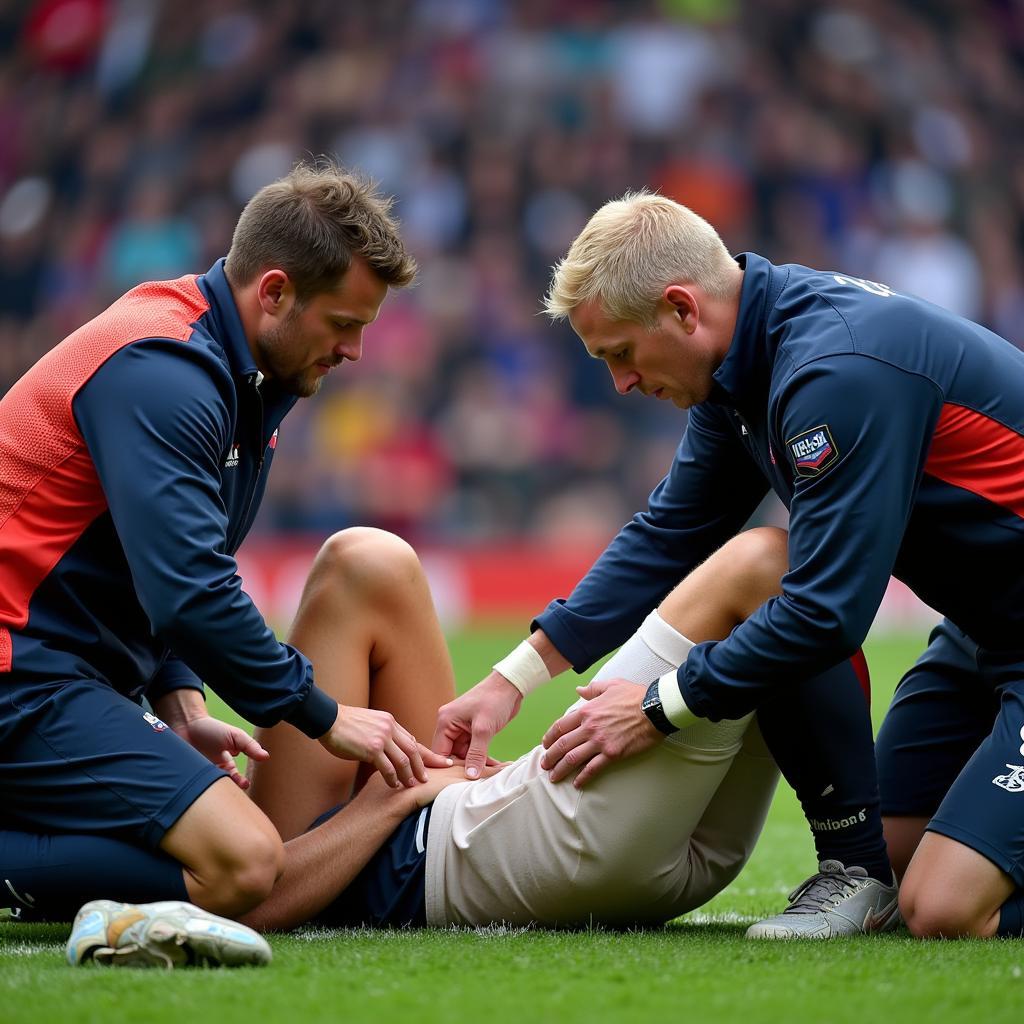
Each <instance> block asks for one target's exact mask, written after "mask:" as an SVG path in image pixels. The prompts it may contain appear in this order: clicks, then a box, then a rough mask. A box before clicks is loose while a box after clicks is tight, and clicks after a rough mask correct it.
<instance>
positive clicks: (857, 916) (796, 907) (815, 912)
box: [747, 860, 900, 939]
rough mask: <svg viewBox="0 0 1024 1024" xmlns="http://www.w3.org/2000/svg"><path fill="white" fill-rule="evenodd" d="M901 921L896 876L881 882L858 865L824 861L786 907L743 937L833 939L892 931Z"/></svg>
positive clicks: (796, 891)
mask: <svg viewBox="0 0 1024 1024" xmlns="http://www.w3.org/2000/svg"><path fill="white" fill-rule="evenodd" d="M899 923H900V911H899V902H898V890H897V887H896V880H895V879H893V884H892V885H884V884H883V883H882V882H879V881H877V880H876V879H874V878H869V877H868V873H867V872H866V871H865V870H864V869H863V868H858V867H852V868H848V867H844V866H843V864H842V863H841V862H840V861H838V860H823V861H822V862H821V863H820V864H819V865H818V873H817V874H816V875H812V876H811V877H810V878H808V879H807V881H806V882H803V883H802V884H801V885H798V886H797V887H796V888H795V889H794V890H793V891H792V892H791V893H790V894H789V906H788V907H786V909H785V910H784V911H783V912H782V913H781V914H777V915H776V916H775V917H769V918H768V919H767V920H766V921H758V922H757V924H752V925H751V926H750V927H749V928H748V929H747V938H748V939H833V938H835V937H836V936H837V935H868V934H869V933H871V932H887V931H891V930H892V929H893V928H895V927H896V926H897V925H898V924H899Z"/></svg>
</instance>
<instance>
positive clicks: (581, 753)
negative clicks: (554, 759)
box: [548, 740, 601, 782]
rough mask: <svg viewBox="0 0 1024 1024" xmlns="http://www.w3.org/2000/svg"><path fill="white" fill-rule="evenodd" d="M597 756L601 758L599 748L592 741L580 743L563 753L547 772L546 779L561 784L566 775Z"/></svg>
mask: <svg viewBox="0 0 1024 1024" xmlns="http://www.w3.org/2000/svg"><path fill="white" fill-rule="evenodd" d="M597 756H601V748H600V747H599V746H598V745H597V744H596V743H595V742H594V741H593V740H588V741H587V742H586V743H580V744H579V745H578V746H575V747H573V748H572V749H571V750H567V751H566V752H565V754H564V755H563V756H562V757H561V758H560V759H559V761H558V763H557V764H556V765H555V766H554V767H553V768H552V769H551V771H550V772H548V778H550V779H551V781H552V782H561V781H562V779H564V778H565V777H566V776H567V775H571V774H572V773H573V772H574V771H576V770H577V769H579V768H580V766H581V765H585V764H588V763H589V762H590V760H591V759H592V758H594V757H597Z"/></svg>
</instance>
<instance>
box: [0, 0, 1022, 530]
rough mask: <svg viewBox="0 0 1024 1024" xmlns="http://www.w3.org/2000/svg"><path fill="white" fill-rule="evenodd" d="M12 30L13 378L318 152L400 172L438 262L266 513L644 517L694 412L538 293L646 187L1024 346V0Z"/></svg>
mask: <svg viewBox="0 0 1024 1024" xmlns="http://www.w3.org/2000/svg"><path fill="white" fill-rule="evenodd" d="M0 47H2V53H3V57H2V60H0V394H2V393H3V392H4V391H6V390H7V388H8V387H10V385H11V384H12V383H13V381H14V380H15V379H16V378H17V377H18V376H19V375H20V374H21V373H22V372H23V371H24V370H25V369H26V368H27V367H28V366H29V365H30V364H31V363H32V362H34V361H35V360H36V359H37V358H38V357H39V356H40V355H41V354H42V353H43V352H45V351H46V350H47V349H48V348H50V347H51V346H52V345H54V344H55V343H56V342H57V341H59V340H60V339H61V338H62V337H63V336H64V335H65V334H67V333H68V332H69V331H71V330H72V329H73V328H75V327H76V326H78V325H79V324H80V323H82V322H84V321H85V320H86V319H88V318H89V317H90V316H92V315H93V314H95V313H96V312H97V311H98V310H99V309H101V308H102V307H103V306H104V305H105V304H106V303H107V302H108V301H109V300H110V299H111V298H112V297H114V296H116V295H118V294H119V293H121V292H122V291H123V290H125V289H126V288H128V287H129V286H131V285H132V284H134V283H136V282H137V281H140V280H146V279H152V278H164V277H176V276H178V275H180V274H183V273H191V272H201V271H203V270H205V269H206V268H207V267H208V266H209V265H210V264H211V263H212V262H213V261H214V260H215V259H216V258H217V257H219V256H221V255H223V253H224V252H225V251H226V249H227V246H228V242H229V240H230V231H231V228H232V226H233V223H234V220H235V218H236V216H237V213H238V211H239V209H240V207H241V206H242V204H243V203H244V202H245V201H246V200H247V199H248V197H249V196H250V195H251V194H252V193H253V192H254V191H255V190H256V189H257V188H259V187H260V186H261V185H263V184H265V183H266V182H268V181H270V180H272V179H274V178H276V177H279V176H280V175H282V174H284V173H286V172H287V171H288V170H289V169H290V167H291V166H292V165H293V163H294V162H295V161H296V160H297V159H300V158H302V157H308V156H311V155H316V154H321V153H324V154H331V155H333V156H335V157H337V158H338V159H340V160H341V161H342V162H344V163H346V164H349V165H352V166H355V167H358V168H361V169H362V170H363V171H365V172H366V173H368V174H369V175H371V176H372V177H374V178H375V179H377V180H378V181H379V182H380V184H381V186H382V188H383V189H384V190H385V191H387V192H390V193H393V194H394V195H395V196H396V197H397V198H398V208H397V211H398V215H399V217H400V218H401V220H402V222H403V225H404V234H405V237H406V238H407V239H408V241H409V242H410V244H411V246H412V248H413V250H414V252H415V253H416V255H417V257H418V259H419V261H420V264H421V268H422V272H421V276H420V279H419V283H418V285H417V287H415V288H414V289H412V290H410V291H408V292H405V293H401V294H399V295H398V296H396V297H394V298H393V299H391V300H390V301H389V302H388V303H387V304H386V306H385V308H384V311H383V313H382V316H381V318H380V320H379V321H378V323H377V324H375V325H374V326H373V328H372V329H371V330H369V331H368V332H367V335H366V343H365V354H364V357H363V360H362V362H361V363H360V364H359V365H346V366H345V367H344V368H343V369H342V370H341V371H339V372H337V373H335V374H332V375H331V376H330V377H329V378H327V381H326V383H325V386H324V388H323V391H322V392H321V394H320V395H319V396H318V397H317V398H315V399H313V400H311V401H307V402H301V403H299V406H298V407H297V409H296V411H295V412H294V413H293V414H292V415H291V416H290V418H289V419H288V420H287V421H286V423H285V426H284V429H283V430H282V432H281V442H280V447H279V451H278V459H277V463H276V465H275V472H274V474H273V477H272V482H271V490H270V492H269V494H268V500H267V502H266V504H265V508H264V512H263V513H262V516H261V520H260V527H261V528H262V529H265V530H270V529H276V530H280V529H288V530H310V531H317V532H322V531H324V530H330V529H335V528H338V527H340V526H343V525H346V524H349V523H357V522H358V523H374V524H378V525H383V526H387V527H390V528H394V529H398V530H400V531H401V532H402V533H403V534H404V535H406V536H407V537H409V538H410V539H413V540H416V541H440V542H456V543H473V542H483V541H487V542H492V541H495V540H503V539H507V538H510V537H517V536H524V535H526V536H533V537H543V538H547V539H558V538H562V537H568V538H574V539H580V540H589V539H591V538H594V537H601V538H603V537H606V536H607V535H608V534H609V533H610V531H611V530H612V529H614V528H615V527H616V526H617V525H619V524H620V523H621V522H622V521H623V520H624V518H625V517H627V516H628V515H629V514H631V513H632V511H634V510H635V509H636V508H637V507H641V506H642V505H643V503H644V501H645V499H646V496H647V494H648V492H649V490H650V488H651V486H652V485H653V484H654V483H655V482H656V481H657V479H658V478H659V476H660V475H661V473H662V472H663V471H664V468H665V467H666V466H667V464H668V461H669V459H670V456H671V453H672V451H673V449H674V447H675V445H676V444H677V443H678V439H679V436H680V433H681V431H682V428H683V425H684V415H683V414H682V413H680V412H678V411H677V410H675V409H674V408H671V407H666V406H664V405H662V404H660V403H652V402H645V401H644V400H643V399H642V398H641V397H640V396H630V397H629V398H627V399H623V398H620V397H619V396H617V395H615V393H614V391H613V389H612V387H611V381H610V379H609V378H608V377H607V374H606V372H605V371H604V370H603V368H602V367H601V366H600V365H598V364H596V363H594V362H593V361H592V360H589V359H588V358H587V357H586V355H585V353H584V352H583V349H582V346H580V345H579V344H578V343H577V342H576V341H575V339H574V336H573V335H572V333H571V331H570V330H569V329H568V328H567V327H565V326H563V325H552V324H550V323H549V322H548V321H547V319H546V318H545V317H544V316H542V315H540V314H539V309H540V298H541V296H542V294H543V292H544V290H545V287H546V284H547V280H548V276H549V271H550V267H551V265H552V263H553V262H554V261H555V260H556V259H558V258H559V257H560V256H561V255H562V254H563V253H564V251H565V249H566V247H567V245H568V243H569V241H570V240H571V239H572V237H573V236H574V235H575V233H576V232H577V231H578V230H579V228H580V227H581V226H582V225H583V223H584V222H585V220H586V218H587V217H588V216H589V214H590V213H591V212H592V210H593V209H594V208H595V207H597V206H598V205H600V204H601V203H602V202H604V201H605V200H606V199H608V198H611V197H614V196H617V195H620V194H622V193H623V192H624V191H626V190H628V189H635V188H638V187H640V186H648V187H652V188H656V189H659V190H660V191H662V192H664V193H666V194H668V195H671V196H673V197H674V198H676V199H678V200H679V201H681V202H683V203H686V204H687V205H689V206H691V207H693V208H694V209H696V210H697V211H698V212H700V213H702V214H703V215H704V216H706V217H707V218H708V219H710V220H711V221H712V222H713V223H714V224H715V225H716V226H717V227H718V228H719V229H720V231H721V233H722V235H723V237H724V239H725V241H726V244H727V245H728V246H729V247H730V248H731V249H732V250H733V251H735V252H739V251H743V250H746V249H754V250H756V251H759V252H761V253H762V254H764V255H766V256H768V257H769V258H771V259H773V260H775V261H777V262H799V263H807V264H810V265H814V266H820V267H825V268H831V269H837V270H840V269H841V270H843V271H845V272H847V273H850V274H855V275H858V276H862V277H867V278H871V279H874V280H881V281H885V282H886V283H888V284H889V285H891V286H893V287H894V288H897V289H900V290H905V291H910V292H914V293H917V294H919V295H923V296H925V297H926V298H929V299H931V300H933V301H935V302H937V303H939V304H941V305H943V306H946V307H948V308H950V309H953V310H955V311H956V312H958V313H962V314H964V315H965V316H968V317H972V318H974V319H977V320H979V321H981V322H982V323H984V324H986V325H988V326H990V327H992V328H993V329H994V330H996V331H998V332H999V333H1001V334H1003V335H1005V336H1006V337H1008V338H1009V339H1010V340H1012V341H1013V342H1014V343H1015V344H1024V266H1022V260H1024V152H1022V151H1024V133H1022V132H1021V131H1020V130H1019V126H1020V125H1021V124H1022V115H1024V5H1022V4H1021V3H1019V2H1016V0H931V2H924V0H919V2H910V0H845V2H839V3H829V4H816V3H807V2H803V0H661V2H626V0H619V2H616V0H303V2H301V3H290V4H289V3H284V4H282V3H277V2H275V3H269V2H258V0H257V2H253V0H190V2H189V3H187V4H186V6H185V7H183V8H179V7H178V6H177V4H176V3H173V2H170V0H37V2H33V3H16V2H14V3H7V4H4V5H2V7H0ZM1014 126H1017V127H1014Z"/></svg>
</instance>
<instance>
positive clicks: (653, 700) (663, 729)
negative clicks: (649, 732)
mask: <svg viewBox="0 0 1024 1024" xmlns="http://www.w3.org/2000/svg"><path fill="white" fill-rule="evenodd" d="M659 682H660V680H658V679H655V680H654V682H653V683H651V685H650V686H648V687H647V693H646V694H644V700H643V703H642V704H641V705H640V708H641V710H642V711H643V713H644V714H645V715H646V716H647V720H648V721H649V722H650V723H651V725H653V726H654V728H655V729H657V730H658V732H660V733H664V734H665V735H666V736H671V735H672V734H673V733H675V732H679V729H678V727H677V726H674V725H673V724H672V723H671V722H670V721H669V720H668V715H666V714H665V709H664V707H662V704H661V695H660V694H659V693H658V683H659Z"/></svg>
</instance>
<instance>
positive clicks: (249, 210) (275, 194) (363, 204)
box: [224, 159, 417, 303]
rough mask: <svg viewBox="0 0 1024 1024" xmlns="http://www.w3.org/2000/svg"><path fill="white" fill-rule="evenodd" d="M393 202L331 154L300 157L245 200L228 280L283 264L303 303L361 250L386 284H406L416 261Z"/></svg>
mask: <svg viewBox="0 0 1024 1024" xmlns="http://www.w3.org/2000/svg"><path fill="white" fill-rule="evenodd" d="M393 203H394V200H393V199H392V198H391V197H389V196H382V195H381V194H380V193H379V192H378V191H377V188H376V186H375V185H374V184H373V183H372V182H371V181H368V180H367V179H366V178H363V177H362V176H361V175H359V174H356V173H354V172H352V171H348V170H346V169H345V168H342V167H340V166H338V165H337V164H336V163H334V162H333V161H331V160H326V159H322V160H318V161H317V162H316V163H305V162H303V163H300V164H298V165H297V166H296V167H295V169H294V170H293V171H292V172H291V173H290V174H288V175H287V176H285V177H284V178H281V179H280V181H275V182H273V183H272V184H270V185H266V186H264V187H263V188H261V189H260V190H259V192H257V193H256V194H255V195H254V196H253V197H252V199H250V200H249V202H248V203H246V205H245V209H244V210H242V214H241V216H240V217H239V218H238V223H237V224H236V225H235V233H234V236H233V237H232V239H231V249H230V250H229V251H228V256H227V261H226V263H225V268H224V269H225V271H226V273H227V275H228V279H229V280H230V281H231V282H232V283H233V284H236V285H244V284H248V283H249V282H250V281H251V280H252V279H253V278H255V277H256V276H257V275H258V274H260V273H262V272H263V271H264V270H268V269H270V268H278V269H280V270H283V271H284V272H285V273H286V274H287V275H288V277H289V278H290V279H291V281H292V284H293V285H294V286H295V296H296V300H297V301H298V302H299V303H304V302H307V301H308V300H309V299H311V298H312V297H313V296H314V295H318V294H319V293H321V292H325V291H330V290H331V289H333V288H334V287H336V286H337V284H338V281H339V280H340V279H341V276H342V275H343V274H344V273H345V271H346V270H348V268H349V266H350V265H351V263H352V257H353V256H359V257H361V258H362V259H364V260H365V261H366V263H367V264H368V266H369V267H370V269H371V270H373V271H374V273H375V274H376V275H377V276H378V277H379V278H380V279H381V280H382V281H384V283H385V284H388V285H392V286H393V287H398V288H400V287H404V286H405V285H407V284H409V283H410V282H411V281H412V280H413V278H414V277H415V276H416V269H417V268H416V261H415V260H414V259H413V258H412V256H410V255H409V252H408V251H407V249H406V248H405V244H404V243H403V241H402V239H401V237H400V236H399V234H398V222H397V221H396V220H395V219H394V217H393V216H392V215H391V207H392V204H393Z"/></svg>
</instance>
